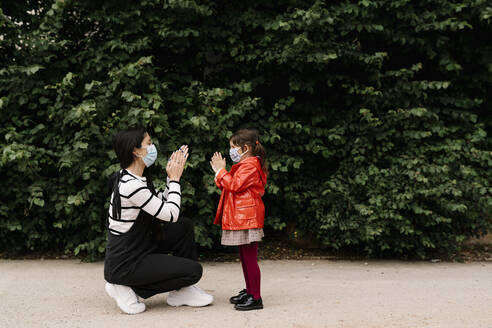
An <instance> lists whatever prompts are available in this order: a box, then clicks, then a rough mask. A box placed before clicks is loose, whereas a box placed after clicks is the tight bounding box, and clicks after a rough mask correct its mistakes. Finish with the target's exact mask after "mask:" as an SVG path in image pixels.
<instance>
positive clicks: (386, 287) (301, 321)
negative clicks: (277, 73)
mask: <svg viewBox="0 0 492 328" xmlns="http://www.w3.org/2000/svg"><path fill="white" fill-rule="evenodd" d="M260 267H261V270H262V283H263V286H262V296H263V301H264V304H265V309H263V310H260V311H250V312H239V311H235V310H234V309H233V307H232V305H231V304H229V303H228V298H229V296H230V295H232V294H234V293H235V292H237V291H238V290H240V289H241V288H243V277H242V271H241V268H240V264H239V263H210V262H208V263H204V276H203V279H202V281H201V282H200V283H199V285H200V286H201V287H202V288H203V289H205V290H206V291H208V292H210V293H212V294H213V295H214V297H215V301H214V304H213V305H211V306H208V307H205V308H189V307H180V308H172V307H170V306H168V305H167V304H166V302H165V297H166V294H163V295H157V296H154V297H152V298H150V299H148V300H145V304H146V305H147V311H146V312H144V313H142V314H139V315H134V316H129V315H125V314H122V313H121V312H120V311H119V309H118V308H117V306H116V304H115V303H114V302H113V300H112V299H111V298H110V297H109V296H107V295H106V293H105V291H104V281H103V264H102V262H98V263H81V262H79V261H76V260H45V261H41V260H25V261H22V260H20V261H17V260H16V261H11V260H0V327H1V328H7V327H8V328H10V327H19V328H28V327H50V328H51V327H84V328H85V327H105V328H106V327H118V328H124V327H142V328H152V327H173V328H175V327H213V328H222V327H228V328H229V327H268V328H271V327H282V328H283V327H364V328H367V327H418V328H420V327H446V328H452V327H457V328H458V327H459V328H463V327H473V328H480V327H487V328H492V263H490V262H488V263H468V264H459V263H429V262H397V261H369V262H349V261H319V260H317V261H262V262H260Z"/></svg>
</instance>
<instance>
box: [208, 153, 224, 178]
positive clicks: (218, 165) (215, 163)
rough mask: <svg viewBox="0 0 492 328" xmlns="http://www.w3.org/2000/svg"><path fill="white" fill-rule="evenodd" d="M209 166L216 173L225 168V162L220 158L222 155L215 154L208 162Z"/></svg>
mask: <svg viewBox="0 0 492 328" xmlns="http://www.w3.org/2000/svg"><path fill="white" fill-rule="evenodd" d="M210 166H211V167H212V170H214V172H215V173H217V172H218V171H220V169H225V168H226V160H225V158H222V154H220V153H217V152H216V153H215V154H214V156H212V159H211V160H210Z"/></svg>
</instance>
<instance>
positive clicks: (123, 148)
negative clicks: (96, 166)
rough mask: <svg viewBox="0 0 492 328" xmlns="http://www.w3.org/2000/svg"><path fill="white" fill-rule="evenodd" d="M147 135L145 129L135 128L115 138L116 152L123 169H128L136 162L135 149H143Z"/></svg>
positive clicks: (114, 146)
mask: <svg viewBox="0 0 492 328" xmlns="http://www.w3.org/2000/svg"><path fill="white" fill-rule="evenodd" d="M145 133H146V130H145V129H144V128H143V127H135V128H131V129H127V130H123V131H120V132H118V133H117V134H116V135H115V136H114V137H113V148H114V152H115V153H116V157H118V161H119V162H120V166H121V168H122V169H126V168H127V167H128V166H130V165H131V164H132V163H133V161H134V160H135V157H134V155H133V148H140V147H141V145H142V141H143V140H144V138H145Z"/></svg>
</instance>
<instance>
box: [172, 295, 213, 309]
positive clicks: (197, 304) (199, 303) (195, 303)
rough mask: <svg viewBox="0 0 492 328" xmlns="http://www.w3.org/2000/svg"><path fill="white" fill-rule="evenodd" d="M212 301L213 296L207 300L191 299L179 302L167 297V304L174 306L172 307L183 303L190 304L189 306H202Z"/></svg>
mask: <svg viewBox="0 0 492 328" xmlns="http://www.w3.org/2000/svg"><path fill="white" fill-rule="evenodd" d="M213 301H214V299H213V297H212V298H211V299H210V300H209V301H202V302H197V301H191V302H183V301H181V302H180V301H176V300H174V299H172V298H171V299H169V297H168V298H167V304H168V305H170V306H174V307H177V306H183V305H186V306H191V307H204V306H207V305H210V304H212V302H213Z"/></svg>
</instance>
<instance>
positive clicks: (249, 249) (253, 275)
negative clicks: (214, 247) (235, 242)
mask: <svg viewBox="0 0 492 328" xmlns="http://www.w3.org/2000/svg"><path fill="white" fill-rule="evenodd" d="M239 258H240V259H241V264H242V265H243V273H244V280H245V281H246V292H247V293H248V294H250V295H253V298H254V299H255V300H257V299H259V298H260V297H261V295H260V284H261V272H260V267H259V266H258V242H252V243H250V244H246V245H239Z"/></svg>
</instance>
